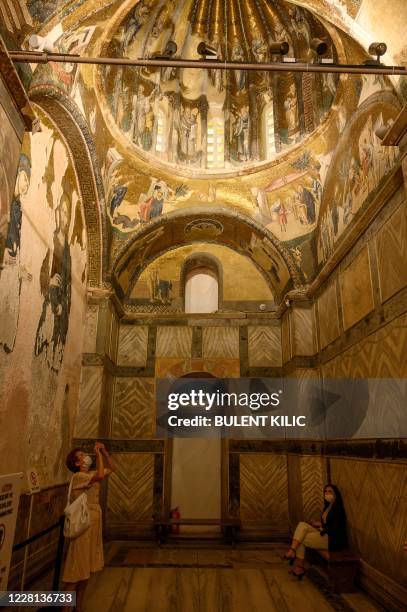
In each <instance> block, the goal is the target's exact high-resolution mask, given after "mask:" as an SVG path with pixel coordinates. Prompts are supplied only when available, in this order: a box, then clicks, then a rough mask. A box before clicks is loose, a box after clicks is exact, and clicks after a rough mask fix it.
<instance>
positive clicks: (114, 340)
mask: <svg viewBox="0 0 407 612" xmlns="http://www.w3.org/2000/svg"><path fill="white" fill-rule="evenodd" d="M111 316H112V325H111V328H110V341H109V350H108V355H109V357H110V359H111V360H112V361H116V356H117V344H118V339H119V319H118V318H117V315H116V312H115V311H113V312H112V315H111Z"/></svg>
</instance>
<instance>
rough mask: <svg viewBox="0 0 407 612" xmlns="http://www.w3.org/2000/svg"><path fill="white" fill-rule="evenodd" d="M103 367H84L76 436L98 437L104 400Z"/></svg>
mask: <svg viewBox="0 0 407 612" xmlns="http://www.w3.org/2000/svg"><path fill="white" fill-rule="evenodd" d="M102 385H103V368H102V367H100V366H86V367H83V368H82V377H81V386H80V398H79V407H78V412H77V414H76V422H75V438H96V437H97V435H98V427H99V414H100V406H101V400H102Z"/></svg>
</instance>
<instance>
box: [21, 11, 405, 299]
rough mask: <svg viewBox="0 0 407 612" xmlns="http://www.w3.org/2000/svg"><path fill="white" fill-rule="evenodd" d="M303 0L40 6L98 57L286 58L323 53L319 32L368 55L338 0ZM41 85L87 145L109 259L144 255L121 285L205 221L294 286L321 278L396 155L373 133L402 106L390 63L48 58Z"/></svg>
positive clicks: (38, 94)
mask: <svg viewBox="0 0 407 612" xmlns="http://www.w3.org/2000/svg"><path fill="white" fill-rule="evenodd" d="M298 4H301V5H303V1H302V0H295V1H294V0H293V2H285V1H284V0H138V1H137V0H112V2H109V3H105V4H102V3H97V5H95V2H94V0H72V1H71V2H70V3H68V4H67V5H66V6H65V7H64V8H63V9H62V10H61V11H60V12H59V13H58V14H55V16H53V17H52V18H51V19H50V20H49V21H48V22H47V23H45V21H46V15H43V16H42V13H41V15H40V16H39V17H38V25H37V30H36V31H37V33H38V34H40V35H45V36H47V39H48V41H49V42H50V43H52V44H53V45H54V48H55V49H56V50H58V51H60V52H61V53H76V54H79V55H88V56H90V57H106V56H111V57H130V58H141V57H153V56H154V55H155V54H162V53H163V51H164V49H165V47H166V45H167V43H168V42H169V41H174V42H175V43H176V45H177V52H176V55H175V57H179V58H182V59H191V60H192V59H198V58H199V54H198V52H197V47H198V45H199V43H201V42H205V43H207V44H209V45H211V46H212V47H214V48H216V49H217V53H218V56H219V58H220V60H224V59H226V60H245V61H248V62H261V61H272V60H273V59H279V58H278V57H276V56H275V57H274V58H273V57H272V56H271V55H270V52H269V49H270V43H272V42H275V41H282V40H285V41H287V42H288V44H289V46H290V51H289V53H288V57H292V58H294V57H295V58H296V59H297V60H305V61H308V62H312V61H315V57H313V55H312V53H313V52H311V51H310V41H311V40H312V38H314V37H317V38H321V39H323V40H325V41H326V42H327V44H328V51H327V57H331V58H333V59H334V60H338V62H339V63H341V64H352V63H355V64H358V63H362V62H363V61H364V60H365V59H366V52H365V51H364V50H363V48H362V47H361V45H360V44H359V43H358V42H357V41H356V40H355V39H354V38H353V36H352V35H351V34H352V33H351V32H350V30H349V29H347V30H346V29H341V28H339V27H337V25H336V22H338V23H339V22H340V14H339V13H340V11H339V8H338V6H336V8H335V6H334V4H337V3H331V2H328V0H324V1H323V2H322V0H309V2H307V6H309V8H310V9H314V8H316V7H317V5H318V6H319V8H321V7H322V5H323V7H324V14H322V12H321V13H315V12H313V13H311V12H310V10H307V9H306V8H303V6H298ZM320 5H321V6H320ZM328 6H329V7H330V8H331V9H332V10H330V12H329V13H328V12H327V7H328ZM321 11H322V9H321ZM338 11H339V12H338ZM40 17H41V19H40ZM342 26H343V28H345V26H344V25H343V24H342ZM369 40H370V42H371V38H370V39H369ZM30 94H31V96H32V99H33V100H34V101H36V100H37V101H38V102H39V103H40V104H43V105H44V107H46V108H49V109H51V110H50V113H51V114H52V113H55V114H56V115H58V113H59V107H61V108H67V109H68V113H69V114H70V116H72V117H73V118H74V120H75V121H76V122H77V124H78V126H79V127H80V129H81V131H82V133H83V138H84V140H86V142H87V143H88V145H89V155H90V157H91V159H92V163H93V169H94V171H95V183H96V184H97V185H98V189H99V191H100V207H101V210H102V212H103V215H105V216H104V219H105V220H106V228H107V229H106V234H107V236H108V239H106V240H104V242H103V249H104V253H105V257H106V262H108V263H107V264H106V265H107V267H109V269H111V270H116V267H115V262H116V261H118V260H120V261H121V260H122V259H123V261H124V262H125V265H124V268H126V266H127V264H129V266H130V268H131V270H130V271H129V270H127V271H125V270H124V268H123V270H116V271H117V276H118V277H120V278H119V282H120V284H121V286H122V289H123V292H124V293H127V291H128V289H129V287H127V285H128V281H129V282H130V281H131V282H130V284H131V283H132V282H133V281H135V280H136V277H137V275H138V274H140V273H142V266H141V264H140V262H143V265H147V264H149V263H151V261H152V259H153V256H154V257H158V256H161V255H162V254H163V250H165V248H166V249H170V248H175V246H177V247H178V246H179V247H182V246H184V245H185V244H189V243H190V242H191V241H192V242H194V241H195V238H193V237H191V235H190V234H189V233H188V232H186V228H187V225H188V223H189V222H192V221H193V220H194V219H195V220H198V221H202V219H204V220H205V223H204V225H205V224H206V223H207V222H209V221H210V222H211V223H212V224H214V225H215V226H216V227H218V226H219V224H220V226H222V227H223V228H224V231H223V230H222V231H220V232H217V233H216V235H214V236H208V237H205V238H202V237H200V240H201V241H205V240H207V241H208V242H211V243H217V244H222V245H224V246H229V247H230V248H232V249H234V250H236V251H237V252H238V253H240V254H242V255H246V256H247V257H249V258H250V259H251V260H252V261H254V262H255V263H256V265H258V267H259V269H261V270H262V273H264V276H265V278H267V281H268V282H269V285H270V286H272V287H273V292H275V294H276V295H284V292H285V291H286V290H287V288H289V286H290V283H294V284H295V285H296V286H299V285H301V283H303V282H304V281H305V282H310V281H311V280H312V279H314V278H315V276H316V274H317V273H318V271H319V270H321V269H322V267H323V266H324V265H325V262H326V261H327V260H328V259H329V258H330V257H331V255H332V254H333V253H334V252H335V250H336V249H337V248H339V246H340V244H341V241H343V240H344V239H345V237H346V234H347V233H348V228H349V227H350V226H351V225H352V224H353V223H354V222H357V219H358V218H359V217H360V216H361V215H363V214H364V212H365V210H366V208H367V206H369V201H370V200H369V198H370V199H371V195H372V194H373V193H374V191H375V190H377V189H379V186H380V182H381V180H382V179H383V177H384V176H385V175H386V174H387V173H388V172H389V171H390V169H391V167H392V166H393V165H394V163H397V154H396V152H393V151H389V149H384V148H383V147H381V144H380V141H379V140H378V139H377V138H376V137H375V136H374V135H375V133H376V131H377V129H378V128H380V127H382V126H383V125H387V124H388V123H389V122H390V121H391V120H392V119H393V118H394V117H395V116H397V114H398V112H399V110H400V104H401V101H400V98H399V97H398V93H397V92H396V90H395V89H394V86H393V83H392V81H391V80H390V79H389V78H387V77H383V76H377V75H348V74H341V75H340V77H339V78H338V77H337V76H335V75H332V74H326V75H324V74H322V73H317V74H313V73H309V72H308V73H300V72H296V73H294V72H284V73H282V72H263V71H259V72H257V71H239V70H235V71H232V70H229V71H223V70H221V69H215V70H209V69H191V68H189V69H185V68H151V67H128V66H118V65H111V66H104V65H88V64H85V65H80V66H78V65H75V64H71V63H62V64H57V63H54V62H50V63H49V64H46V65H38V67H37V69H36V70H35V72H34V78H33V81H32V84H31V90H30ZM51 99H55V100H56V101H57V102H56V103H55V104H53V105H51V104H50V100H51ZM61 125H62V127H63V128H64V125H65V118H64V117H62V118H61ZM64 129H65V128H64ZM68 136H69V134H68ZM69 137H70V138H71V140H72V142H73V146H75V145H76V140H77V136H76V134H75V135H74V136H69ZM134 241H135V242H134ZM133 242H134V244H135V245H137V248H136V247H135V246H134V245H133ZM129 245H133V246H134V248H133V246H131V249H130V250H131V254H132V257H133V259H134V262H130V261H129V259H128V257H127V255H126V253H128V252H129V248H130V247H129ZM164 247H165V248H164ZM276 261H277V263H278V265H279V269H278V270H277V266H276V263H275V262H276ZM139 264H140V265H139ZM132 266H133V267H132ZM276 270H277V275H276ZM115 273H116V272H115ZM126 274H128V275H130V276H129V278H128V279H127V278H125V276H126ZM277 276H278V278H277ZM122 277H123V278H122ZM290 279H291V280H290ZM129 290H130V289H129Z"/></svg>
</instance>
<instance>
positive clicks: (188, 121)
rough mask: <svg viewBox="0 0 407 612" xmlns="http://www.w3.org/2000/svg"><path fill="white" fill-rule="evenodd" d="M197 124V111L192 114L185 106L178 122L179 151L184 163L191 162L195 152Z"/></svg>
mask: <svg viewBox="0 0 407 612" xmlns="http://www.w3.org/2000/svg"><path fill="white" fill-rule="evenodd" d="M197 138H198V122H197V111H196V112H195V113H194V112H193V111H192V109H191V108H190V107H189V106H185V108H184V109H183V111H182V112H181V113H180V120H179V149H180V153H181V155H182V157H184V158H185V161H187V162H188V161H193V160H194V158H195V156H196V152H197Z"/></svg>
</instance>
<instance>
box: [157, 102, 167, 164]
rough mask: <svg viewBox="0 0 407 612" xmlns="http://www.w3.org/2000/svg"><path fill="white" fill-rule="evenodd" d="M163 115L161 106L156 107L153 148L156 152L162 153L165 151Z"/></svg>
mask: <svg viewBox="0 0 407 612" xmlns="http://www.w3.org/2000/svg"><path fill="white" fill-rule="evenodd" d="M164 130H165V115H164V111H163V110H162V108H159V109H158V114H157V137H156V141H155V150H156V151H157V153H163V152H164V151H165V133H164Z"/></svg>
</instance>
